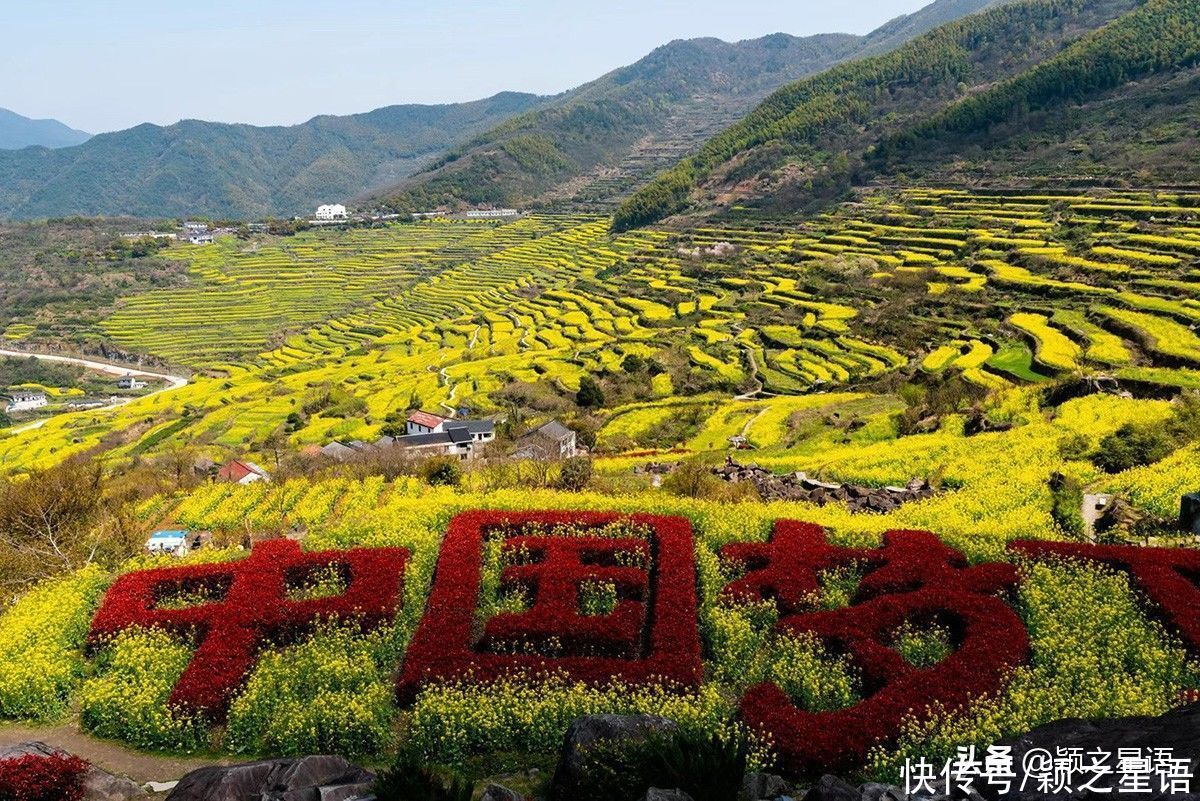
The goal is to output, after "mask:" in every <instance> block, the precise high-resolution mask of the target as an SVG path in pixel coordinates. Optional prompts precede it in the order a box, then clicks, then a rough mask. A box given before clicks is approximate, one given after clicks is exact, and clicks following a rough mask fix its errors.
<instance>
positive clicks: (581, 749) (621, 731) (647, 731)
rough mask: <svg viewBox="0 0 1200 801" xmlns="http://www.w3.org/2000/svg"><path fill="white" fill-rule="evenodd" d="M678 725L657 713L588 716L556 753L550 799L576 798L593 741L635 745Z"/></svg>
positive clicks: (569, 732) (569, 731) (569, 800)
mask: <svg viewBox="0 0 1200 801" xmlns="http://www.w3.org/2000/svg"><path fill="white" fill-rule="evenodd" d="M678 728H679V727H678V726H677V725H676V724H675V722H674V721H672V720H668V719H667V718H662V717H658V716H656V715H587V716H585V717H582V718H579V719H578V720H576V721H575V722H574V723H572V724H571V728H569V729H567V734H566V737H564V738H563V744H562V748H561V750H560V751H559V754H558V767H556V768H555V770H554V778H553V780H551V782H550V798H551V799H552V801H572V799H575V798H578V797H579V795H580V791H581V788H582V787H584V782H585V781H586V779H587V776H586V774H585V772H584V764H583V757H584V754H585V753H586V751H587V749H588V748H589V747H590V746H592V745H595V744H596V743H601V742H603V743H612V744H614V745H618V746H619V745H620V744H634V743H638V742H642V741H644V740H645V739H646V738H647V737H649V736H650V735H651V734H653V733H656V732H673V731H675V730H676V729H678Z"/></svg>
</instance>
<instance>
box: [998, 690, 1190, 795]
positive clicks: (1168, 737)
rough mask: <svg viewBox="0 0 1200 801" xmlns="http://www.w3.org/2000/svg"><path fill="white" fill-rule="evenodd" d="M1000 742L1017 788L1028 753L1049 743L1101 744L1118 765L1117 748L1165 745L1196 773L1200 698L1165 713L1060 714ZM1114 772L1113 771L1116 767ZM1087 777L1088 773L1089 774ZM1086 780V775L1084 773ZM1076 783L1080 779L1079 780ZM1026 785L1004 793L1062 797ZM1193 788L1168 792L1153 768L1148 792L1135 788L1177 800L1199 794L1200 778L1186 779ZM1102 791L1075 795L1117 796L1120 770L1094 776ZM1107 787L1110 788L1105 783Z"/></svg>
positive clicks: (1051, 745)
mask: <svg viewBox="0 0 1200 801" xmlns="http://www.w3.org/2000/svg"><path fill="white" fill-rule="evenodd" d="M1002 745H1008V746H1012V754H1013V764H1014V765H1015V766H1016V771H1017V780H1016V783H1015V784H1014V788H1019V787H1020V786H1021V782H1022V781H1023V780H1024V779H1025V776H1024V775H1023V774H1022V771H1021V765H1022V764H1023V762H1024V758H1025V755H1026V754H1027V753H1028V752H1029V751H1030V750H1032V749H1035V748H1044V749H1049V751H1050V753H1051V754H1054V753H1057V751H1056V749H1058V748H1082V749H1083V753H1085V754H1086V753H1088V752H1089V751H1095V750H1102V751H1104V752H1105V753H1110V754H1112V755H1113V757H1112V759H1111V760H1110V764H1113V765H1115V762H1116V754H1117V750H1118V749H1121V748H1140V749H1142V752H1143V753H1145V752H1146V751H1147V750H1148V749H1159V748H1166V749H1170V750H1171V751H1172V752H1173V756H1174V757H1175V758H1177V759H1187V760H1188V762H1189V765H1188V769H1189V771H1190V773H1191V774H1192V775H1193V776H1195V775H1197V773H1198V772H1200V704H1190V705H1188V706H1185V707H1181V708H1179V709H1175V710H1172V711H1171V712H1168V713H1166V714H1165V715H1161V716H1159V717H1131V718H1116V719H1114V720H1074V719H1071V720H1059V721H1055V722H1054V723H1047V724H1046V725H1045V726H1039V727H1038V728H1036V729H1034V730H1033V731H1031V732H1029V733H1028V734H1024V735H1021V736H1020V737H1014V738H1013V739H1011V740H1006V741H1005V742H1003V743H1002ZM1114 773H1115V771H1114ZM1087 778H1090V776H1089V777H1087ZM1084 781H1086V779H1084ZM1077 783H1081V782H1078V781H1077ZM1027 784H1028V785H1030V786H1027V787H1026V789H1025V790H1024V791H1022V792H1019V793H1015V794H1013V795H1006V796H1003V797H1004V798H1017V799H1020V801H1043V800H1044V799H1050V798H1062V797H1063V796H1062V795H1061V794H1060V795H1057V796H1055V795H1051V794H1049V793H1040V792H1037V791H1036V787H1034V786H1033V785H1035V784H1036V782H1035V781H1034V780H1033V779H1030V780H1029V781H1028V782H1027ZM1188 784H1189V785H1190V786H1189V787H1188V788H1187V789H1188V790H1189V791H1190V793H1174V794H1168V793H1165V792H1162V790H1161V788H1160V781H1159V777H1158V776H1156V775H1153V774H1151V776H1150V781H1149V792H1145V793H1136V794H1133V795H1134V796H1135V797H1136V798H1138V799H1140V801H1155V799H1167V798H1170V799H1172V800H1173V801H1184V799H1189V798H1190V799H1200V782H1198V781H1197V780H1195V779H1193V780H1192V781H1191V782H1189V783H1188ZM1095 787H1096V788H1098V790H1099V791H1098V792H1096V791H1089V792H1084V793H1076V794H1074V795H1073V796H1072V798H1075V799H1082V798H1095V799H1100V798H1113V797H1117V796H1119V795H1122V793H1120V792H1119V791H1118V790H1117V789H1116V788H1117V782H1116V776H1115V775H1113V774H1110V775H1108V776H1107V777H1103V778H1101V779H1100V780H1099V781H1097V782H1095ZM1106 788H1107V792H1105V789H1106ZM978 789H979V792H980V794H981V795H983V796H984V798H988V799H995V798H998V797H1000V796H999V795H998V793H996V792H995V791H994V789H990V788H989V787H988V786H987V785H984V786H983V787H980V788H978Z"/></svg>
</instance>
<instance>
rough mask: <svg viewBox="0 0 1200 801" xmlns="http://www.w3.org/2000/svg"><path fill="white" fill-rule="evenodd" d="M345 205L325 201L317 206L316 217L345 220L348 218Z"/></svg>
mask: <svg viewBox="0 0 1200 801" xmlns="http://www.w3.org/2000/svg"><path fill="white" fill-rule="evenodd" d="M349 216H350V215H349V214H347V213H346V207H345V206H343V205H342V204H341V203H327V204H326V205H324V206H318V207H317V219H318V220H321V221H326V222H328V221H333V220H345V219H347V218H349Z"/></svg>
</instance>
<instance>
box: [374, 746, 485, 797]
mask: <svg viewBox="0 0 1200 801" xmlns="http://www.w3.org/2000/svg"><path fill="white" fill-rule="evenodd" d="M371 792H372V793H374V794H375V797H376V798H377V799H378V800H379V801H471V797H472V796H473V795H474V794H475V785H474V784H472V783H470V782H468V781H466V780H465V779H462V778H460V777H459V776H457V775H455V774H453V773H450V772H448V771H439V770H434V769H432V768H430V767H429V765H428V764H427V763H426V762H425V760H423V759H422V758H420V757H419V756H418V755H415V754H410V753H408V752H402V753H401V754H400V756H398V757H397V758H396V761H395V762H394V763H393V764H392V766H391V767H390V768H388V769H386V770H384V771H382V772H380V774H379V778H378V779H377V780H376V781H375V785H374V787H372V788H371Z"/></svg>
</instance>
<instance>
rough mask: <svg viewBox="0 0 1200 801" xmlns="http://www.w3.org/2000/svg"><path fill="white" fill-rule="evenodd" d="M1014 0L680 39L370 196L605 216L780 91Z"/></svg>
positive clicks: (943, 2)
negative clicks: (871, 21) (570, 206)
mask: <svg viewBox="0 0 1200 801" xmlns="http://www.w3.org/2000/svg"><path fill="white" fill-rule="evenodd" d="M1003 2H1006V0H936V2H933V3H931V4H930V5H928V6H926V7H925V8H922V9H921V10H919V11H917V12H915V13H913V14H909V15H906V16H902V17H898V18H897V19H894V20H892V21H891V22H889V23H887V24H886V25H884V26H882V27H880V28H879V29H878V30H876V31H874V32H872V33H870V34H868V35H867V36H863V37H859V36H851V35H847V34H825V35H819V36H810V37H804V38H798V37H794V36H788V35H785V34H774V35H772V36H766V37H763V38H761V39H753V40H748V41H744V42H737V43H732V44H731V43H728V42H723V41H720V40H717V39H695V40H688V41H676V42H672V43H670V44H668V45H664V46H663V47H660V48H658V49H657V50H655V51H654V52H653V53H651V54H650V55H648V56H646V57H645V58H644V59H642V60H641V61H638V62H637V63H635V64H633V65H631V66H628V67H624V68H621V69H618V70H615V71H614V72H611V73H609V74H607V75H605V76H603V77H601V78H599V79H597V80H595V81H593V82H591V83H589V84H585V85H584V86H581V87H579V88H578V89H575V90H573V91H570V92H567V93H565V94H563V95H561V96H559V97H558V98H555V99H554V100H553V101H552V102H550V103H548V104H547V105H546V106H544V107H542V108H539V109H537V110H536V111H532V112H530V113H528V114H524V115H521V116H519V117H516V118H514V119H512V120H508V121H506V122H504V123H502V124H501V125H499V126H497V127H496V128H494V129H492V130H490V131H487V132H486V133H484V134H482V135H480V136H478V137H476V138H475V139H473V140H471V141H470V142H467V143H466V144H465V145H463V146H461V147H459V148H457V149H456V150H455V151H453V152H451V153H449V154H448V155H447V156H445V157H444V158H442V159H440V160H439V161H437V162H435V163H434V164H432V165H430V166H429V167H428V168H426V169H424V170H422V171H421V172H419V173H417V174H415V175H413V176H412V177H410V178H408V179H406V180H404V181H403V182H401V183H400V184H399V185H397V186H394V187H389V188H387V189H384V190H380V191H378V192H373V193H370V194H369V195H367V196H365V197H364V198H362V200H363V202H364V203H366V202H369V201H372V200H376V199H381V198H382V199H384V200H386V201H387V202H388V203H389V204H390V205H392V206H394V207H396V208H400V209H415V208H428V207H432V206H436V205H439V204H446V203H449V204H454V203H459V202H465V203H472V204H476V203H495V204H504V205H528V204H536V205H553V204H560V203H562V202H564V201H568V202H572V203H575V204H580V203H582V204H584V205H586V206H588V207H591V208H597V209H604V208H606V207H609V206H612V205H615V203H616V202H618V201H619V200H620V198H622V197H623V196H625V195H627V194H628V193H629V192H631V191H633V190H634V189H636V188H637V187H639V186H640V185H642V184H643V183H645V182H646V181H647V180H649V179H650V178H652V177H653V176H654V175H655V174H656V173H657V172H659V171H660V170H663V169H666V168H667V167H669V166H671V165H672V164H674V163H675V162H677V161H678V160H679V159H680V158H683V157H685V156H687V155H689V154H690V153H692V152H694V151H695V149H696V148H697V147H699V145H700V144H702V143H703V142H704V140H705V139H706V138H708V137H709V136H711V135H713V134H716V133H717V132H719V131H720V130H721V129H722V128H724V127H726V126H728V125H731V124H733V123H734V122H736V121H737V120H739V119H740V118H741V117H742V116H743V115H744V114H746V113H747V112H748V111H750V110H751V109H752V108H753V107H754V105H755V104H756V103H757V102H759V101H760V100H762V99H763V98H764V97H765V96H766V95H767V94H768V93H769V92H771V91H772V90H774V89H775V88H777V87H778V86H780V85H782V84H784V83H786V82H788V81H791V80H795V79H797V78H801V77H804V76H806V75H812V74H815V73H818V72H820V71H822V70H824V69H827V68H829V67H830V66H832V65H834V64H837V63H839V62H842V61H845V60H847V59H850V58H855V57H858V56H860V55H867V54H874V53H881V52H887V51H888V50H891V49H893V48H895V47H897V46H899V45H901V44H903V43H904V42H905V41H907V40H909V39H911V38H912V37H914V36H917V35H920V34H922V33H925V32H926V31H929V30H931V29H933V28H935V27H937V26H938V25H941V24H943V23H945V22H947V21H949V20H953V19H957V18H959V17H961V16H964V15H967V14H971V13H973V12H975V11H979V10H980V9H983V8H987V7H990V6H994V5H999V4H1001V3H1003Z"/></svg>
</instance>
